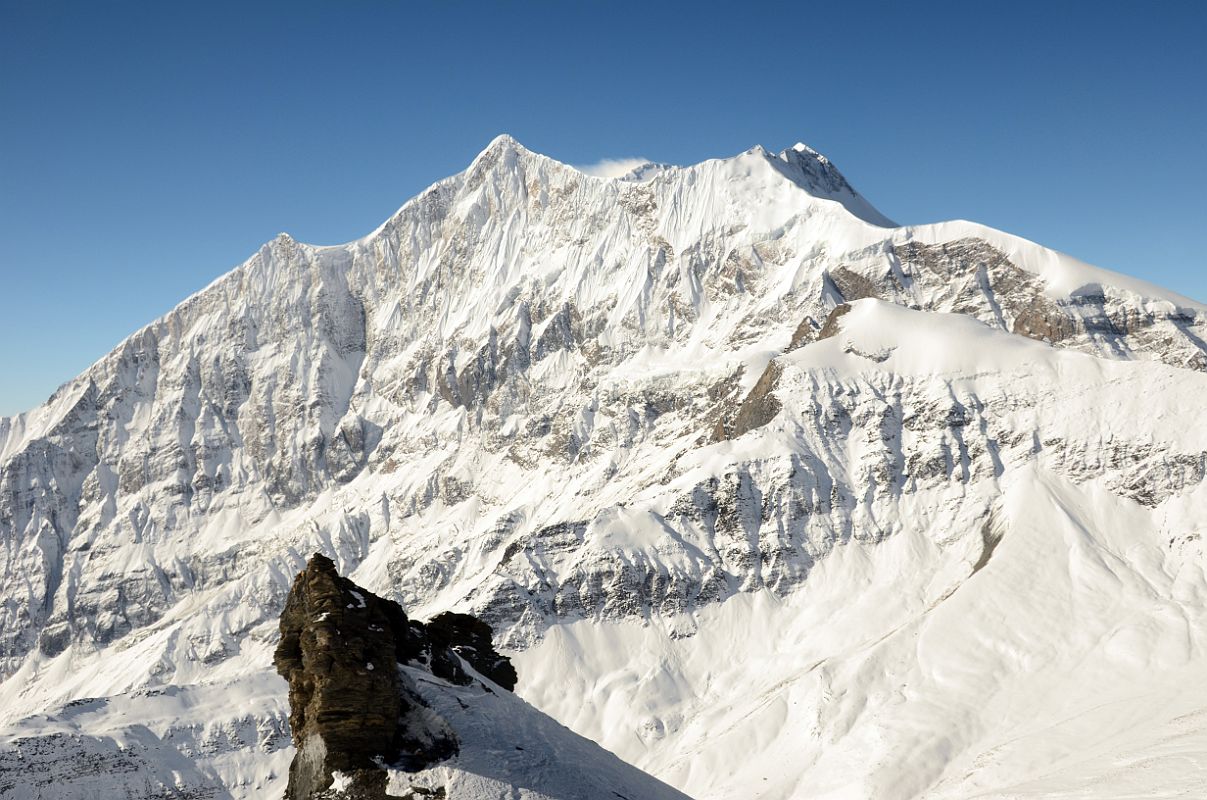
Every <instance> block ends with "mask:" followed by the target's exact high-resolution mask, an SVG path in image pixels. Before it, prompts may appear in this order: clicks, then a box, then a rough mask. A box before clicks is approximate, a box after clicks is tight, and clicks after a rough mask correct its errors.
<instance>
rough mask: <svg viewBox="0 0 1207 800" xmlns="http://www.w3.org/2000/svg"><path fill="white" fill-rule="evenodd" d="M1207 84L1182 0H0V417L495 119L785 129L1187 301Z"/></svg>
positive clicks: (360, 220) (565, 140) (696, 132)
mask: <svg viewBox="0 0 1207 800" xmlns="http://www.w3.org/2000/svg"><path fill="white" fill-rule="evenodd" d="M1205 85H1207V3H1204V2H1199V1H1198V0H1186V1H1185V2H1149V3H1140V2H1135V3H1112V2H1094V3H1077V2H1059V3H1053V2H1043V3H1030V2H1017V1H1016V2H1008V3H1007V2H1002V3H968V2H959V3H954V2H953V3H924V2H916V3H900V2H896V3H888V2H885V3H855V2H850V3H836V2H835V3H825V4H822V3H816V4H812V3H806V2H796V3H783V4H770V3H764V4H760V3H753V2H749V3H740V4H739V3H731V4H721V3H701V2H697V3H690V4H688V3H673V2H659V3H651V2H645V3H628V2H614V1H613V2H593V1H591V0H578V1H574V2H569V1H563V2H537V1H536V0H532V1H521V0H491V2H478V3H470V2H463V1H461V0H443V2H427V1H426V0H382V1H380V2H371V1H370V0H342V1H340V2H336V0H329V2H306V1H305V0H295V2H290V3H279V4H276V3H272V2H259V1H258V2H254V3H226V2H206V3H187V2H147V3H142V4H134V3H126V2H106V3H97V2H59V1H58V0H36V2H27V1H26V0H0V414H3V413H15V412H17V411H21V410H24V409H27V408H29V407H32V406H34V405H36V404H37V403H39V402H41V401H42V400H44V399H45V398H46V397H47V396H48V395H49V394H50V392H52V391H53V390H54V389H55V388H56V387H57V386H58V385H59V384H60V383H62V382H64V381H66V380H68V379H70V378H71V377H73V376H74V375H76V374H78V373H79V372H81V371H82V370H83V369H85V368H86V367H87V366H88V364H89V363H91V362H92V361H94V360H95V359H96V358H98V357H100V356H101V355H103V354H104V353H105V352H107V351H108V350H109V349H111V348H112V347H113V346H114V345H115V344H116V343H117V342H118V341H119V340H120V339H122V338H123V337H124V336H126V335H127V334H129V333H131V332H133V331H134V330H136V329H137V328H139V327H141V326H142V325H143V324H145V323H146V322H149V321H150V320H152V319H153V318H155V317H157V316H159V315H160V314H162V313H164V312H166V311H167V310H169V309H170V308H171V307H172V306H174V305H175V304H176V303H178V302H179V301H180V300H182V299H184V298H185V297H186V296H187V295H189V294H190V293H192V292H193V291H196V290H197V289H200V288H202V287H203V286H204V285H206V284H207V283H209V282H210V281H211V280H213V279H214V278H216V277H217V276H218V275H220V274H222V273H224V272H226V271H227V270H229V269H231V268H232V267H234V266H235V265H237V264H238V263H239V262H241V261H242V260H244V259H245V258H246V257H247V256H249V255H250V254H251V253H252V252H253V251H254V250H255V249H256V248H257V247H258V246H259V245H260V244H261V243H262V242H264V241H265V240H267V239H269V238H271V237H272V236H273V235H275V234H276V233H277V232H279V231H287V232H289V233H290V234H292V235H293V236H295V237H296V238H298V239H300V240H303V241H308V242H314V243H320V244H331V243H337V242H342V241H347V240H350V239H354V238H357V237H359V236H361V235H363V234H365V233H367V232H368V231H370V230H372V229H373V228H374V227H376V226H377V225H378V223H380V222H381V221H382V220H383V219H385V218H386V217H387V216H388V215H389V214H390V213H391V212H393V211H394V210H395V209H396V208H397V207H398V206H399V205H401V204H402V203H403V202H404V201H405V200H406V199H407V198H408V197H410V196H411V195H413V194H415V193H416V192H418V191H419V190H421V189H422V188H423V187H425V186H426V185H428V184H429V183H431V182H432V181H434V180H436V179H438V178H440V177H443V176H445V175H448V174H451V173H454V172H457V171H459V170H460V169H462V168H464V167H465V166H466V165H467V164H468V163H469V161H470V160H471V159H472V158H473V156H474V155H475V154H476V153H477V152H478V151H479V150H481V149H482V148H483V147H484V146H485V145H486V144H487V142H489V141H490V139H491V138H492V137H493V136H494V135H496V134H497V133H500V132H508V133H511V134H512V135H514V136H515V137H516V138H518V139H519V140H520V141H521V142H523V143H524V144H525V145H527V146H528V147H529V148H531V149H534V150H537V151H539V152H544V153H547V154H549V155H551V156H553V157H555V158H558V159H560V160H563V161H567V162H571V163H588V162H594V161H598V160H599V159H603V158H623V157H631V156H642V157H646V158H650V159H653V160H658V161H667V162H672V163H691V162H695V161H699V160H701V159H704V158H709V157H715V156H724V155H731V154H734V153H737V152H740V151H742V150H745V149H747V148H748V147H750V146H752V145H754V144H763V145H765V146H767V147H768V148H772V149H780V148H783V147H786V146H789V145H791V144H792V143H793V142H795V141H797V140H803V141H805V142H807V143H809V144H810V145H812V146H813V147H815V148H817V149H818V150H820V151H822V152H823V153H825V154H827V155H828V156H829V157H830V158H831V159H833V160H834V161H835V163H837V164H838V166H839V167H840V168H841V169H842V170H843V172H844V173H845V174H846V175H847V177H848V178H849V179H850V180H851V182H852V183H853V184H854V185H855V186H856V188H858V189H859V190H860V191H861V192H862V193H863V194H864V195H865V196H866V197H867V198H868V199H869V200H870V201H871V202H872V203H873V204H874V205H876V206H877V207H878V208H880V209H881V210H882V211H883V212H884V213H886V214H887V215H888V216H890V217H892V218H893V219H896V220H897V221H899V222H903V223H912V222H928V221H935V220H940V219H948V218H954V217H960V218H966V219H973V220H977V221H979V222H984V223H987V224H990V225H993V226H994V227H998V228H1002V229H1004V230H1007V231H1010V232H1012V233H1017V234H1020V235H1022V236H1026V237H1028V238H1031V239H1034V240H1036V241H1039V242H1041V243H1044V244H1046V245H1049V246H1052V247H1056V248H1058V249H1061V250H1064V251H1066V252H1069V253H1072V254H1073V255H1076V256H1077V257H1079V258H1082V259H1084V260H1086V261H1090V262H1092V263H1095V264H1098V265H1100V266H1104V267H1108V268H1111V269H1116V270H1120V271H1123V272H1128V273H1131V274H1135V275H1138V276H1142V277H1144V278H1147V279H1149V280H1152V281H1155V282H1157V283H1161V284H1164V285H1166V286H1168V287H1170V288H1171V289H1174V290H1176V291H1179V292H1181V293H1183V294H1187V295H1190V296H1191V297H1195V298H1197V299H1200V300H1207V257H1205V256H1204V255H1203V250H1202V248H1201V247H1199V241H1198V240H1199V239H1201V238H1202V235H1203V233H1204V232H1205V231H1207V190H1205V188H1204V187H1207V147H1205V146H1204V143H1205V142H1207V89H1205V88H1204V87H1205Z"/></svg>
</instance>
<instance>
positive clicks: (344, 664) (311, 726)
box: [274, 553, 516, 800]
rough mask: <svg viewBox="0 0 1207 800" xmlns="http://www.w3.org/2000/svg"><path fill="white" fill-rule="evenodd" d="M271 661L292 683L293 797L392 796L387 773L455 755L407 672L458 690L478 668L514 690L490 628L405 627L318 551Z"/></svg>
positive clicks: (467, 620)
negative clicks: (408, 668)
mask: <svg viewBox="0 0 1207 800" xmlns="http://www.w3.org/2000/svg"><path fill="white" fill-rule="evenodd" d="M274 663H275V666H276V668H277V672H279V673H280V674H281V675H282V676H283V677H284V678H285V679H286V680H287V681H288V682H289V704H290V709H291V711H290V716H289V725H290V729H291V730H292V731H293V739H294V744H295V746H296V747H297V754H296V755H295V756H294V759H293V763H292V764H291V765H290V768H289V785H288V789H287V790H286V795H285V796H286V798H287V799H288V800H311V798H316V799H317V798H349V799H350V800H351V799H355V800H377V799H378V798H382V799H384V798H389V797H391V795H388V794H387V793H386V783H387V772H386V769H385V768H386V767H387V766H392V767H394V768H396V769H404V770H408V771H412V770H421V769H424V768H426V767H428V766H430V765H432V764H435V763H437V762H439V761H442V760H444V759H447V758H449V757H450V756H452V755H454V754H456V752H457V748H458V745H457V738H456V735H455V734H454V732H453V728H452V726H451V725H450V724H449V723H448V721H446V720H445V719H443V718H442V717H441V716H439V715H438V714H436V713H435V712H433V711H432V710H431V709H430V708H428V706H427V704H426V703H425V702H424V701H423V699H422V698H420V696H419V695H418V694H417V693H416V691H415V690H414V686H413V684H412V683H411V681H410V680H409V679H408V678H407V677H406V676H405V674H404V673H403V672H402V671H401V670H400V668H399V665H400V664H402V663H412V664H419V665H422V666H424V667H426V668H427V669H429V670H430V671H431V672H432V674H433V675H435V676H437V677H439V678H443V679H444V680H447V681H449V682H451V683H456V684H460V685H468V684H470V683H472V682H473V681H474V680H475V676H474V674H473V673H474V672H475V671H476V672H480V673H482V674H483V675H485V676H487V677H488V678H490V679H491V680H492V681H494V682H495V683H497V684H499V685H500V686H503V687H504V688H506V689H509V690H510V689H512V688H514V686H515V681H516V673H515V669H514V668H513V667H512V666H511V663H510V661H508V659H507V658H505V657H504V656H501V655H499V654H498V653H497V652H496V651H495V650H494V647H493V645H492V643H491V630H490V626H489V625H487V624H486V623H484V622H481V621H480V620H478V619H476V618H475V617H472V616H469V615H466V614H442V615H440V616H439V617H437V618H436V619H435V620H433V621H432V622H431V623H429V624H428V625H424V624H423V623H420V622H416V621H412V620H408V619H407V615H406V612H405V611H404V610H403V609H402V607H401V606H400V605H398V604H397V603H395V602H394V601H392V600H388V599H386V598H383V597H379V596H378V595H376V594H374V593H373V592H370V591H369V590H367V589H364V588H362V587H360V586H357V585H356V584H355V583H353V582H352V581H351V580H349V579H347V578H345V577H343V576H341V575H340V574H339V572H338V570H337V569H336V566H335V563H334V562H333V561H332V560H331V559H330V558H327V557H326V556H323V555H321V554H317V553H316V554H315V555H313V556H312V557H311V558H310V561H309V562H308V563H307V564H306V568H305V569H304V570H302V571H301V572H300V573H298V576H297V578H296V579H295V580H294V582H293V587H292V589H291V590H290V592H289V597H288V599H287V600H286V603H285V609H284V611H283V612H282V613H281V641H280V644H279V645H278V646H277V649H276V654H275V657H274Z"/></svg>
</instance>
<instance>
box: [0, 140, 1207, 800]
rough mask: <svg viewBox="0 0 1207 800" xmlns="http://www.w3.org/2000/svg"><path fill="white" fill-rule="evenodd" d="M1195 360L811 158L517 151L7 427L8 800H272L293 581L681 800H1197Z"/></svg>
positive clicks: (1158, 303) (146, 344)
mask: <svg viewBox="0 0 1207 800" xmlns="http://www.w3.org/2000/svg"><path fill="white" fill-rule="evenodd" d="M1205 341H1207V308H1205V307H1204V306H1202V305H1200V304H1197V303H1195V302H1193V301H1191V300H1189V299H1187V298H1183V297H1179V296H1178V295H1176V294H1173V293H1171V292H1167V291H1164V290H1162V289H1160V288H1159V287H1155V286H1152V285H1150V284H1148V283H1145V282H1144V281H1140V280H1136V279H1133V278H1129V277H1126V276H1122V275H1118V274H1116V273H1111V272H1108V271H1106V270H1101V269H1097V268H1095V267H1091V266H1089V265H1087V264H1083V263H1081V262H1079V261H1076V260H1075V259H1072V258H1070V257H1068V256H1065V255H1062V254H1060V253H1056V252H1054V251H1052V250H1048V249H1046V248H1043V247H1041V246H1039V245H1037V244H1034V243H1031V242H1028V241H1026V240H1023V239H1019V238H1017V237H1013V236H1010V235H1008V234H1005V233H1001V232H999V231H996V230H993V229H991V228H987V227H984V226H981V225H976V224H973V223H969V222H962V221H954V222H944V223H937V224H934V225H923V226H912V227H896V226H893V225H892V223H890V222H889V221H888V220H887V219H885V218H884V217H883V216H882V215H880V214H879V213H878V212H876V211H875V209H874V208H873V207H872V206H871V205H870V204H868V203H867V202H866V201H865V200H864V199H863V198H862V197H861V196H860V195H859V194H858V193H857V192H856V191H855V190H854V189H853V188H852V187H851V186H850V184H849V183H848V182H847V181H846V179H845V178H843V177H842V175H841V174H840V173H839V172H838V170H837V169H836V168H834V166H833V165H832V164H831V163H830V162H829V161H828V160H827V159H825V158H824V157H823V156H821V155H820V154H818V153H815V152H814V151H812V150H810V149H809V148H807V147H804V146H800V145H798V146H797V147H794V148H790V149H788V150H785V151H783V152H782V153H779V154H772V153H769V152H768V151H766V150H764V149H762V148H754V149H752V150H749V151H746V152H745V153H742V154H739V155H737V156H734V157H732V158H728V159H719V160H710V161H705V162H703V163H700V164H696V165H693V166H686V167H670V166H664V165H663V166H658V167H657V168H652V169H643V170H640V171H639V172H637V173H635V174H630V175H628V176H624V177H621V178H598V177H592V176H588V175H586V174H584V173H582V172H580V171H579V170H576V169H575V168H573V167H571V166H568V165H565V164H561V163H559V162H557V161H555V160H553V159H550V158H547V157H545V156H542V155H539V154H536V153H533V152H530V151H528V150H526V149H524V148H523V147H522V146H520V145H519V144H518V143H517V142H515V141H514V140H513V139H511V138H509V137H499V138H498V139H496V140H495V141H494V142H492V143H491V145H490V146H489V147H488V148H487V149H486V150H484V151H483V152H482V153H481V154H480V155H479V156H478V157H477V158H476V159H474V161H473V163H472V164H471V165H470V166H469V167H468V168H467V169H466V170H465V171H464V172H462V173H459V174H457V175H454V176H452V177H450V178H447V179H445V180H442V181H440V182H438V183H436V184H434V185H433V186H431V187H430V188H428V189H427V190H425V191H424V192H422V193H421V194H419V195H418V196H417V197H415V198H413V199H411V200H410V201H408V202H407V203H406V204H405V205H403V206H402V208H401V209H399V211H398V212H397V213H396V214H394V215H393V216H392V217H391V218H390V219H389V220H387V221H386V222H385V223H384V224H382V225H381V226H380V227H379V228H377V229H376V230H375V231H374V232H373V233H371V234H370V235H368V236H366V237H364V238H363V239H359V240H357V241H354V242H350V243H348V244H344V245H340V246H335V247H315V246H311V245H307V244H304V243H301V242H297V241H295V240H293V239H292V238H290V237H288V236H284V235H282V236H278V237H276V238H275V239H273V240H271V241H270V242H268V243H267V244H265V245H264V246H263V247H262V248H260V250H259V251H258V252H257V253H255V254H254V255H252V257H251V258H249V259H248V260H247V261H246V262H245V263H244V264H242V265H241V266H239V267H238V268H236V269H235V270H233V271H232V272H230V273H229V274H227V275H226V276H224V277H222V278H220V279H218V280H217V281H215V282H214V283H213V284H211V285H210V286H208V287H206V288H205V289H203V290H202V291H200V292H199V293H197V294H196V295H194V296H192V297H190V298H189V299H187V300H186V301H184V302H183V303H181V304H180V305H179V306H178V307H177V308H175V309H173V310H172V311H170V312H169V313H168V314H166V315H165V316H163V317H161V318H159V319H158V320H156V321H154V322H152V323H151V324H150V325H148V326H147V327H145V328H143V329H142V330H140V331H138V332H137V333H135V334H134V335H132V336H131V337H129V338H128V339H126V340H125V341H124V342H122V343H120V344H119V345H118V346H117V347H116V349H114V350H113V352H111V353H110V354H109V355H107V356H105V357H104V358H103V359H101V360H100V361H98V362H97V363H96V364H94V365H93V366H92V367H90V368H89V369H88V370H87V371H86V372H85V373H84V374H82V375H81V376H79V377H78V378H77V379H75V380H73V381H71V382H70V383H68V384H66V385H65V386H63V387H62V388H60V389H59V390H58V391H57V392H56V393H55V394H54V395H53V396H52V397H51V398H50V399H49V400H48V401H47V403H46V404H44V405H43V406H41V407H39V408H36V409H33V410H31V411H29V412H27V413H24V414H21V415H18V416H15V417H8V418H0V565H2V571H0V600H2V601H3V602H0V677H2V679H3V681H2V682H0V725H2V726H3V728H2V729H0V731H2V732H0V798H9V797H12V798H17V797H22V798H23V797H39V796H49V795H47V792H49V791H51V790H50V789H48V788H46V787H53V791H54V792H56V793H57V794H56V795H55V796H57V797H88V796H96V793H97V792H98V791H112V792H118V791H119V790H120V791H126V792H127V793H128V794H131V796H134V797H140V796H156V797H160V796H171V797H187V796H204V795H198V794H197V793H196V792H195V791H194V790H195V789H196V788H197V787H209V789H212V792H213V793H212V794H211V795H209V796H214V797H230V798H261V797H270V796H280V794H281V793H282V792H284V790H285V784H286V782H287V780H288V774H289V764H290V762H291V760H292V759H293V755H294V748H293V746H292V743H291V741H290V738H289V727H288V723H287V720H288V716H289V705H288V699H287V698H288V688H287V686H286V683H285V681H284V680H283V679H282V678H280V677H279V676H278V675H277V674H276V672H275V670H274V668H273V664H272V658H273V652H274V650H275V648H276V647H277V644H278V641H279V627H278V617H279V615H280V613H281V611H282V609H283V608H284V607H285V605H286V601H287V598H288V596H289V592H290V588H291V582H292V581H293V577H294V576H295V575H296V574H297V573H298V572H299V571H300V570H302V569H303V567H304V564H305V558H306V557H307V556H309V554H311V553H316V552H317V553H321V554H323V556H324V557H326V558H329V559H330V560H331V563H332V564H333V565H334V567H335V569H337V570H338V572H339V573H340V574H341V575H345V576H347V577H348V578H349V579H350V580H352V581H354V582H355V583H356V584H357V585H359V586H363V587H365V588H367V589H369V590H371V591H372V592H374V593H376V594H377V595H380V596H381V597H382V598H383V599H387V600H390V601H392V602H397V603H399V604H401V605H402V606H403V607H405V608H406V609H407V612H408V613H409V614H411V615H412V616H415V617H417V618H420V619H430V618H434V617H436V616H437V615H439V614H441V613H443V612H464V613H469V614H473V615H474V616H476V617H478V618H480V619H482V620H484V621H485V622H486V623H488V624H489V625H490V626H491V627H492V628H493V629H494V631H495V633H496V634H497V640H498V643H499V647H500V649H502V650H504V651H506V653H507V654H508V655H509V656H510V658H511V659H512V661H513V662H514V663H515V664H516V667H517V672H518V675H519V682H518V683H517V684H516V687H515V691H516V695H518V698H522V700H523V701H527V702H528V703H530V704H531V705H533V706H535V707H536V709H539V711H540V712H542V713H544V714H547V715H549V716H550V717H552V718H554V719H556V720H558V721H559V722H560V723H562V724H564V725H566V726H567V727H569V728H570V729H572V730H573V731H574V732H575V733H576V734H578V735H581V736H583V737H586V738H588V739H593V740H595V741H596V742H598V743H599V744H600V745H602V746H603V747H605V748H606V749H608V750H610V751H612V752H614V753H616V754H617V755H619V756H620V757H621V758H623V759H625V760H627V761H628V762H630V763H631V764H633V765H635V766H636V767H638V768H640V769H642V770H645V771H646V772H648V773H651V774H652V775H654V776H655V777H656V778H658V779H660V780H662V781H665V782H666V783H669V784H671V785H673V786H675V787H677V788H678V789H680V790H682V791H683V792H685V793H687V794H689V795H692V796H695V797H697V798H699V800H704V799H705V798H717V799H718V800H720V798H731V797H739V796H740V797H758V798H767V800H772V799H773V798H789V797H826V796H829V797H850V796H858V797H877V798H888V799H889V800H892V799H894V798H915V797H927V798H948V797H949V798H963V797H969V796H973V795H976V796H985V797H1005V796H1009V797H1029V796H1036V797H1038V796H1045V797H1051V796H1061V795H1062V793H1063V795H1064V796H1095V797H1110V796H1116V795H1117V796H1129V795H1128V793H1129V792H1130V795H1131V796H1135V795H1151V794H1155V793H1158V792H1165V793H1168V794H1174V793H1177V792H1183V793H1187V794H1190V795H1196V794H1202V793H1203V791H1204V788H1205V786H1207V759H1204V758H1203V756H1202V754H1203V753H1205V752H1207V724H1204V723H1202V722H1201V720H1203V719H1207V695H1205V694H1204V692H1203V691H1202V690H1200V689H1198V688H1196V687H1198V686H1200V685H1201V684H1202V681H1200V680H1198V679H1197V678H1198V676H1200V675H1201V672H1202V670H1203V668H1204V664H1205V661H1204V646H1205V641H1204V636H1203V633H1202V632H1203V631H1204V630H1207V626H1205V625H1204V623H1205V622H1207V620H1205V619H1204V608H1205V605H1204V603H1205V602H1207V600H1205V598H1207V579H1205V578H1204V573H1203V558H1204V554H1203V551H1202V540H1203V534H1204V533H1205V532H1207V531H1204V528H1203V522H1202V520H1203V518H1204V513H1203V511H1204V509H1205V508H1207V488H1204V487H1205V483H1204V477H1205V476H1207V431H1205V430H1204V429H1203V426H1202V425H1201V424H1200V423H1201V416H1202V399H1201V398H1202V397H1203V396H1205V394H1207V345H1205V344H1204V342H1205ZM433 691H435V690H433ZM442 691H443V690H442ZM449 691H450V692H452V690H449ZM441 696H442V697H443V698H444V699H443V701H441V702H445V703H446V704H451V705H450V707H451V706H455V705H456V697H455V692H453V693H452V694H449V693H445V694H444V695H441ZM512 699H515V700H516V702H517V703H519V702H521V700H519V699H516V698H512ZM431 702H432V703H436V701H435V700H432V701H431ZM506 702H508V703H510V700H507V701H506ZM492 707H493V706H492ZM525 707H526V706H525ZM508 708H510V706H508ZM492 713H493V712H492ZM500 713H504V712H500ZM515 713H516V714H517V715H521V714H526V713H527V712H520V711H515ZM517 718H518V717H517ZM525 718H527V717H525ZM533 725H537V723H536V722H533ZM540 725H541V726H543V725H545V723H544V722H541V723H540ZM541 730H542V731H543V730H546V729H545V728H544V727H541ZM542 735H544V734H542ZM550 735H552V734H550ZM479 755H481V754H479ZM486 755H490V754H486ZM496 755H497V754H496ZM461 757H462V759H463V760H464V763H467V764H468V763H482V764H486V763H490V764H498V763H500V762H499V761H498V760H497V759H495V760H492V759H491V758H486V757H485V756H483V758H485V760H484V761H479V762H474V761H472V759H473V758H475V757H476V756H474V755H473V754H469V753H467V751H466V749H465V747H464V742H462V750H461ZM492 758H493V756H492ZM507 763H516V762H513V761H507ZM609 763H611V762H609ZM98 764H104V765H108V766H105V767H104V769H102V770H99V771H98V768H97V765H98ZM1128 764H1133V765H1143V769H1141V768H1139V766H1137V768H1136V769H1130V768H1127V769H1125V767H1126V765H1128ZM1121 765H1123V766H1121ZM483 769H486V767H483ZM517 769H518V767H517ZM102 774H104V775H108V776H110V778H112V781H115V782H112V783H109V784H104V783H103V780H102V778H101V777H100V776H101V775H102ZM508 775H509V776H511V777H509V778H508V780H512V781H520V782H522V781H523V777H522V776H519V777H517V775H519V773H516V772H509V773H508ZM113 776H117V777H113ZM110 778H104V780H109V779H110ZM98 782H99V783H98ZM102 784H103V785H102ZM143 787H147V788H143ZM139 792H142V794H139ZM155 792H158V794H155ZM173 792H175V794H173ZM188 792H194V793H193V794H191V795H190V794H189V793H188ZM553 796H556V793H555V794H554V795H553ZM567 796H569V795H567ZM450 800H453V798H450ZM630 800H636V798H630Z"/></svg>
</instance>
